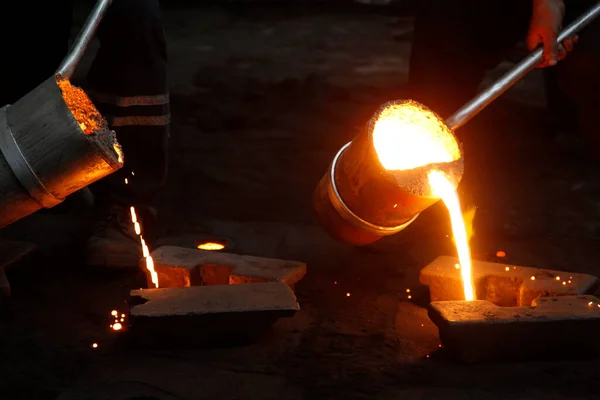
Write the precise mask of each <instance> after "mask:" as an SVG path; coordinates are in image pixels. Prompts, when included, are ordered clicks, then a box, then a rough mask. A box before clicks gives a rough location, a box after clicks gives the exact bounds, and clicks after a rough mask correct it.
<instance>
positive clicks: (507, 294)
mask: <svg viewBox="0 0 600 400" xmlns="http://www.w3.org/2000/svg"><path fill="white" fill-rule="evenodd" d="M457 264H458V259H457V258H455V257H449V256H442V257H438V258H436V259H435V260H434V261H433V262H432V263H431V264H429V265H428V266H426V267H425V268H423V269H422V270H421V273H420V276H419V281H420V282H421V283H422V284H424V285H427V286H429V292H430V296H431V301H432V302H434V301H451V300H464V295H463V286H462V280H461V276H460V270H459V269H457V268H456V265H457ZM472 273H473V282H474V285H475V293H476V298H477V299H478V300H487V301H489V302H491V303H494V304H496V305H498V306H505V307H512V306H529V305H531V304H532V301H533V300H535V299H537V298H540V297H553V296H573V295H584V294H591V293H593V292H594V290H595V289H596V288H597V287H598V283H599V281H598V278H596V277H595V276H592V275H587V274H577V273H573V272H563V271H552V270H547V269H540V268H533V267H522V266H517V265H508V264H501V263H492V262H484V261H477V260H473V269H472ZM532 277H533V279H532Z"/></svg>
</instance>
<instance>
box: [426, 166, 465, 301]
mask: <svg viewBox="0 0 600 400" xmlns="http://www.w3.org/2000/svg"><path fill="white" fill-rule="evenodd" d="M429 183H430V184H431V188H432V189H433V193H434V195H435V196H437V197H440V198H441V199H442V200H443V201H444V203H445V204H446V207H447V208H448V212H449V213H450V222H451V223H452V234H453V235H454V243H455V244H456V251H457V253H458V260H459V261H460V267H461V268H460V272H461V276H462V281H463V290H464V293H465V300H467V301H469V300H475V294H474V292H473V281H472V274H471V252H470V250H469V238H468V237H467V229H466V228H465V222H464V220H463V217H462V214H461V211H460V202H459V201H458V195H457V193H456V190H455V189H454V187H452V184H451V183H450V181H449V180H448V179H447V178H446V177H445V176H444V174H442V173H441V172H439V171H435V170H434V171H431V172H430V173H429Z"/></svg>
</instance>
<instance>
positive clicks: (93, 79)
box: [0, 0, 169, 268]
mask: <svg viewBox="0 0 600 400" xmlns="http://www.w3.org/2000/svg"><path fill="white" fill-rule="evenodd" d="M15 4H18V5H19V6H18V8H20V10H17V12H18V13H19V14H15V12H14V10H13V9H11V13H10V18H11V19H13V20H24V21H28V22H29V23H28V25H27V26H23V25H21V26H20V27H17V28H16V29H23V30H24V32H22V33H21V32H18V31H11V32H10V35H3V37H5V38H6V37H9V38H10V40H9V42H10V44H9V48H11V50H12V51H11V52H8V53H7V54H11V58H12V57H14V58H13V59H14V60H15V61H19V62H21V63H22V64H23V65H24V66H25V67H26V68H24V67H23V65H21V64H20V63H19V62H15V63H12V64H10V65H8V68H9V69H12V70H10V71H6V70H5V76H7V75H6V73H8V76H10V77H11V79H6V80H3V81H2V82H0V85H2V87H0V93H1V94H2V100H3V102H2V104H9V103H12V102H15V101H16V100H18V99H19V98H21V97H22V96H24V95H25V94H27V93H28V92H29V91H31V90H32V89H33V88H35V87H36V86H37V85H38V84H40V83H41V82H43V81H44V80H45V79H47V77H48V76H50V75H52V74H53V73H54V71H56V69H57V67H58V65H59V64H60V61H61V60H62V58H63V57H64V56H65V55H66V53H67V50H68V47H67V46H68V39H69V33H70V26H71V16H72V11H73V10H72V1H70V0H62V1H53V2H41V3H40V4H39V5H36V8H34V9H31V8H29V9H28V8H27V7H25V3H24V2H16V3H15ZM21 17H22V18H21ZM11 25H12V24H11ZM3 29H5V28H3ZM7 33H8V32H7ZM97 37H98V39H99V41H100V48H99V50H98V52H97V54H96V57H95V59H94V61H93V64H92V66H91V68H90V71H89V73H88V77H87V81H88V82H87V86H86V87H84V89H85V90H86V92H87V93H88V95H89V96H90V98H91V100H92V101H93V103H94V104H95V105H96V107H97V108H98V110H99V111H100V112H101V113H102V115H103V116H104V117H105V118H106V119H107V121H108V123H109V125H110V127H111V128H112V129H113V130H114V131H115V132H116V134H117V139H118V141H119V143H120V144H121V145H122V147H123V151H124V154H125V165H124V167H123V168H122V169H121V170H120V171H118V172H116V173H114V174H112V175H109V176H108V177H106V178H104V179H102V180H100V181H98V182H96V183H94V184H93V185H91V187H90V189H91V190H92V193H93V194H94V199H95V201H94V216H95V219H94V221H95V222H94V227H93V234H92V236H91V237H90V239H89V240H88V242H87V246H86V261H87V264H89V265H91V266H106V267H115V268H125V267H137V264H138V261H139V259H140V257H141V248H140V241H139V238H138V237H137V235H136V234H135V232H134V230H133V224H132V222H131V216H130V207H131V206H134V207H135V208H136V211H137V216H138V219H139V220H140V222H141V225H142V229H144V233H145V236H146V239H151V238H150V237H149V236H151V235H152V231H153V230H154V229H153V226H154V225H155V221H156V213H155V211H154V209H153V208H152V202H153V200H154V197H155V196H156V194H157V193H158V191H159V190H160V189H161V188H162V187H163V185H164V183H165V178H166V170H167V138H168V134H169V95H168V85H167V54H166V43H165V37H164V32H163V28H162V23H161V19H160V8H159V1H158V0H116V1H114V2H113V3H112V5H111V6H110V7H109V9H108V11H107V13H106V15H105V16H104V19H103V20H102V22H101V23H100V26H99V29H98V33H97ZM126 178H127V184H126Z"/></svg>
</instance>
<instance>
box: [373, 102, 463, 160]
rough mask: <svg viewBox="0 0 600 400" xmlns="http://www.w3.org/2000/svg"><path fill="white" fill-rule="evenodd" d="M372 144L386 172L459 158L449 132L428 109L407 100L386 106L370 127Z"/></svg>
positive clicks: (453, 138)
mask: <svg viewBox="0 0 600 400" xmlns="http://www.w3.org/2000/svg"><path fill="white" fill-rule="evenodd" d="M373 145H374V147H375V151H376V152H377V156H378V157H379V161H380V162H381V165H382V166H383V167H384V168H385V169H386V170H388V171H405V170H410V169H414V168H418V167H423V166H425V165H429V164H436V163H446V162H452V161H456V160H458V159H460V157H461V153H460V147H459V145H458V143H457V141H456V139H455V137H454V135H453V134H452V131H450V129H449V128H448V127H447V126H446V125H445V124H444V122H443V121H441V120H440V119H439V118H438V116H437V115H436V114H435V113H433V112H432V111H431V110H428V109H427V108H425V107H423V106H422V105H420V104H419V103H417V102H414V101H407V102H404V103H401V104H392V105H390V106H388V107H386V108H385V109H384V110H383V111H382V112H381V113H380V114H379V116H378V119H377V121H376V122H375V126H374V128H373Z"/></svg>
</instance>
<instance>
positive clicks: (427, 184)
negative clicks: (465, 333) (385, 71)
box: [372, 101, 475, 300]
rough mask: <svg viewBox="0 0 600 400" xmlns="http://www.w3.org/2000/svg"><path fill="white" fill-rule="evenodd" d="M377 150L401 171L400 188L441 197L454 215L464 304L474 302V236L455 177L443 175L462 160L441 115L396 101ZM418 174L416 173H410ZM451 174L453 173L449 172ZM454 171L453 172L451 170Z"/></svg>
mask: <svg viewBox="0 0 600 400" xmlns="http://www.w3.org/2000/svg"><path fill="white" fill-rule="evenodd" d="M372 137H373V146H374V148H375V152H376V153H377V157H378V158H379V161H380V163H381V165H382V166H383V167H384V168H385V169H386V170H388V171H397V172H400V173H396V174H395V177H396V179H397V181H398V182H399V183H400V184H406V185H407V186H408V187H409V189H411V190H413V191H416V192H418V193H419V194H420V195H422V196H429V197H435V198H441V199H442V200H443V201H444V203H445V205H446V207H447V208H448V212H449V214H450V221H451V224H452V233H453V235H454V241H455V243H456V249H457V253H458V257H459V260H460V269H461V276H462V281H463V289H464V298H465V300H474V299H475V295H474V290H473V282H472V277H471V275H472V274H471V256H470V251H469V238H468V236H467V231H466V229H465V224H464V221H463V218H462V214H461V208H460V202H459V199H458V195H457V193H456V185H457V182H456V179H453V177H452V176H451V175H452V174H451V173H450V174H448V173H445V172H442V170H443V169H447V168H443V166H444V164H446V165H449V164H451V163H453V162H456V161H458V160H460V159H461V157H462V155H461V151H460V146H459V144H458V142H457V140H456V138H455V136H454V134H453V133H452V131H451V130H450V128H448V126H446V124H445V123H444V121H442V120H441V119H440V118H439V116H438V115H436V114H435V113H434V112H433V111H431V110H429V109H427V108H426V107H424V106H422V105H420V104H419V103H416V102H414V101H405V102H401V103H392V104H390V105H388V106H387V107H385V108H384V109H383V110H382V111H381V112H380V113H379V115H378V116H377V119H376V121H375V124H374V127H373V134H372ZM413 170H414V171H416V172H414V173H411V172H410V171H413ZM447 170H448V169H447ZM450 172H452V168H450Z"/></svg>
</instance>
